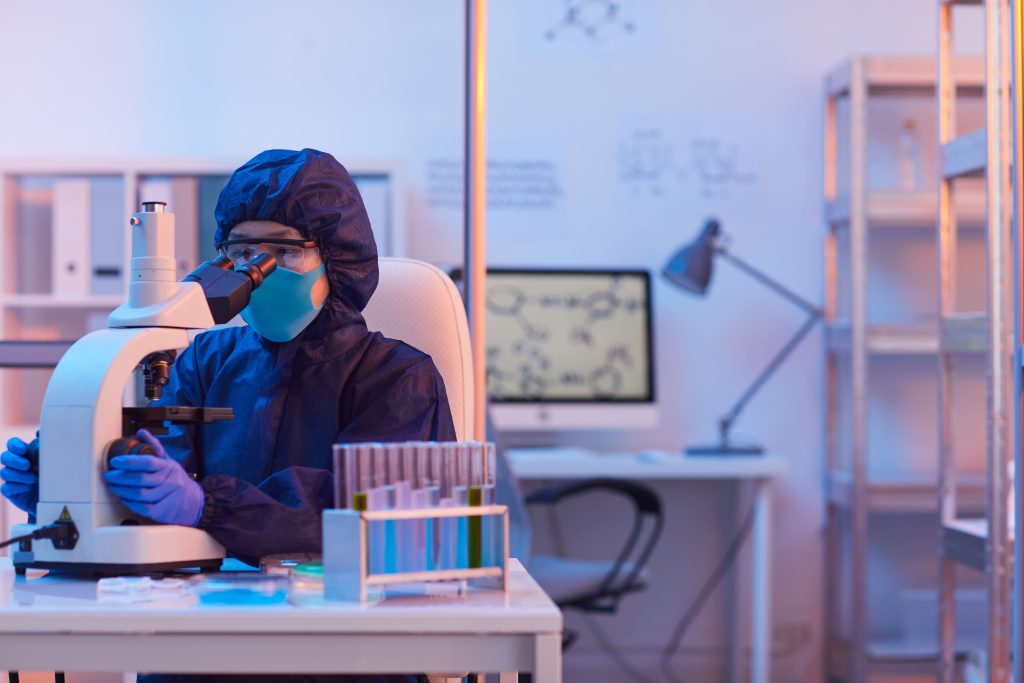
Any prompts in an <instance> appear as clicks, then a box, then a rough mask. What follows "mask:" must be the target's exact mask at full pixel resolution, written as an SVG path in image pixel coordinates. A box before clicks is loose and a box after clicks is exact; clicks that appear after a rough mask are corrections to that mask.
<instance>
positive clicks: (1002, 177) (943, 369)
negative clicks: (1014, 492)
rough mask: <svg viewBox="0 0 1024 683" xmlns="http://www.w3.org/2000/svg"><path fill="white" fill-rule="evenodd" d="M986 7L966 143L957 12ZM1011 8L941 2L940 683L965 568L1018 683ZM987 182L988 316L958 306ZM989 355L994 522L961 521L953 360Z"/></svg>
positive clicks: (945, 676) (953, 677)
mask: <svg viewBox="0 0 1024 683" xmlns="http://www.w3.org/2000/svg"><path fill="white" fill-rule="evenodd" d="M963 4H972V5H979V4H983V5H984V12H985V32H986V35H985V38H986V40H985V43H986V46H985V80H984V85H985V127H984V128H983V129H982V130H977V131H973V132H971V133H969V134H967V135H961V136H957V135H956V132H955V131H956V127H955V124H956V101H955V100H956V96H955V93H956V89H957V85H958V75H957V74H956V73H954V69H953V67H952V65H953V56H952V55H953V9H954V7H955V6H956V5H963ZM1008 28H1009V2H1008V0H985V2H983V3H980V2H977V0H973V1H972V2H956V1H955V0H940V2H939V46H938V51H939V54H938V71H937V80H936V102H937V105H938V144H939V150H940V154H941V156H940V164H939V166H940V171H941V173H940V177H939V215H938V222H937V226H938V227H937V233H938V234H937V237H938V247H939V259H938V260H939V310H940V316H941V320H942V323H943V324H942V326H941V329H942V332H941V334H940V335H939V346H940V349H939V363H938V373H939V513H940V517H941V522H942V533H941V539H942V542H941V544H940V548H941V552H940V560H939V576H940V586H939V617H940V619H939V624H940V627H939V666H938V676H939V681H940V683H955V681H957V680H959V678H958V671H957V666H956V651H955V649H956V648H955V635H956V633H955V611H954V605H955V589H956V576H955V574H956V569H955V568H956V566H957V565H960V566H964V567H969V568H971V569H974V570H977V571H981V572H984V573H985V584H986V590H987V594H988V601H987V612H986V617H987V624H988V628H987V631H988V633H987V646H988V657H987V680H988V681H989V682H990V683H1006V682H1007V681H1009V680H1010V669H1009V667H1010V648H1009V645H1010V585H1011V584H1010V580H1011V575H1012V559H1013V558H1012V555H1011V547H1012V539H1011V536H1010V530H1009V525H1008V519H1007V512H1008V504H1009V495H1010V486H1009V484H1010V480H1009V474H1008V466H1009V463H1010V461H1011V457H1012V453H1013V449H1012V444H1013V432H1014V427H1013V421H1011V420H1010V419H1009V418H1010V415H1009V409H1010V405H1011V403H1010V389H1011V386H1012V384H1013V376H1012V374H1011V373H1012V369H1011V366H1012V357H1013V347H1012V345H1011V329H1012V328H1011V321H1012V301H1011V292H1012V283H1013V280H1012V274H1013V271H1012V264H1011V256H1012V252H1011V248H1010V247H1011V220H1010V218H1011V210H1010V209H1011V202H1010V178H1011V176H1010V153H1009V152H1010V150H1009V139H1010V135H1011V129H1010V127H1009V120H1010V119H1009V84H1010V79H1009V75H1010V63H1009V34H1008ZM972 177H973V178H983V179H984V182H985V216H986V220H985V243H986V262H987V263H986V265H987V267H986V275H985V278H986V283H987V296H986V302H985V310H984V311H975V312H972V313H969V314H963V313H960V312H959V311H958V309H957V302H956V300H955V284H956V281H957V263H956V243H957V233H958V225H957V223H958V211H957V207H956V206H955V205H954V201H953V198H954V193H955V191H956V190H955V188H956V186H957V183H958V181H960V180H961V179H963V178H972ZM965 344H966V345H969V346H970V347H971V348H980V349H983V350H984V352H985V359H986V360H985V376H986V382H987V400H986V441H987V444H986V477H985V478H986V482H985V511H986V514H985V517H984V518H970V519H964V518H959V517H958V516H957V515H958V493H959V490H958V489H959V487H958V485H957V482H956V481H955V469H954V464H955V454H954V452H953V426H952V423H953V396H954V383H953V376H952V356H953V354H954V353H956V352H957V351H959V350H960V349H962V348H963V346H964V345H965Z"/></svg>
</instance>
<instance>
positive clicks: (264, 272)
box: [235, 253, 277, 289]
mask: <svg viewBox="0 0 1024 683" xmlns="http://www.w3.org/2000/svg"><path fill="white" fill-rule="evenodd" d="M275 270H277V259H276V258H274V257H273V256H272V255H270V254H265V253H260V254H256V258H254V259H253V260H252V261H249V262H248V263H246V264H245V265H244V266H239V267H238V268H235V272H238V273H245V274H246V275H248V276H249V278H250V279H251V280H252V288H253V289H256V288H257V287H259V286H260V285H262V284H263V281H264V280H266V279H267V276H268V275H270V274H271V273H273V272H274V271H275Z"/></svg>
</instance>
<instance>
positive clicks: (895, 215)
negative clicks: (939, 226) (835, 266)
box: [825, 190, 985, 231]
mask: <svg viewBox="0 0 1024 683" xmlns="http://www.w3.org/2000/svg"><path fill="white" fill-rule="evenodd" d="M955 201H956V213H957V219H958V226H959V227H961V228H984V227H985V193H984V192H982V191H979V192H966V191H961V192H957V193H956V196H955ZM865 204H866V206H865V220H866V221H867V223H868V224H869V225H870V226H871V227H872V228H898V229H903V230H906V229H913V228H920V229H924V230H929V231H934V230H935V224H936V222H937V221H938V215H939V212H938V207H939V197H938V195H937V194H936V193H934V192H901V191H899V190H871V191H869V192H868V193H867V197H866V201H865ZM850 209H851V207H850V197H849V195H840V196H838V197H836V199H834V200H832V201H830V202H826V204H825V216H826V220H828V223H829V225H831V226H833V227H838V226H841V225H849V223H850V212H851V210H850Z"/></svg>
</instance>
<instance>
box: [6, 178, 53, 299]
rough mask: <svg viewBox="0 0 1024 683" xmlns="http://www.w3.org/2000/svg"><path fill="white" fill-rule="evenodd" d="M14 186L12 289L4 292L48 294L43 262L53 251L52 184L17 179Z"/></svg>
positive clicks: (48, 275) (47, 275) (50, 282)
mask: <svg viewBox="0 0 1024 683" xmlns="http://www.w3.org/2000/svg"><path fill="white" fill-rule="evenodd" d="M15 187H16V188H17V208H16V218H15V227H16V232H17V239H15V245H14V253H15V255H16V258H17V261H16V263H15V278H14V283H13V284H14V289H13V290H12V291H9V292H7V293H8V294H49V293H50V292H52V291H53V276H52V274H51V272H50V270H51V269H50V268H48V267H47V262H48V261H49V260H50V258H51V256H50V255H51V254H52V253H53V235H52V232H53V227H52V226H53V187H52V185H51V184H50V183H45V184H44V183H41V182H38V181H37V180H35V179H32V178H21V179H20V180H19V182H17V184H16V185H15Z"/></svg>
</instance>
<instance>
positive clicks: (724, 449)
mask: <svg viewBox="0 0 1024 683" xmlns="http://www.w3.org/2000/svg"><path fill="white" fill-rule="evenodd" d="M686 454H687V455H692V456H696V457H713V458H714V457H723V456H724V457H733V456H735V457H750V456H754V455H764V448H762V447H761V446H753V445H747V446H734V445H723V444H715V445H714V446H687V448H686Z"/></svg>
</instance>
